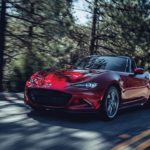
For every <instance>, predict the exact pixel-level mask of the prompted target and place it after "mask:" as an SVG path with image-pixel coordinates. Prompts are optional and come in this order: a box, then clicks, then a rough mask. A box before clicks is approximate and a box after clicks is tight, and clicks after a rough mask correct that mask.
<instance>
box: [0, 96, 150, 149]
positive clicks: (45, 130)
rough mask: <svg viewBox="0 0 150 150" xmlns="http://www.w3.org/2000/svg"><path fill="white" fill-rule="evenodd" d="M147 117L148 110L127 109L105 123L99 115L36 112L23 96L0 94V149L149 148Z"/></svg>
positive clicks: (149, 130)
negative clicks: (24, 102) (25, 103)
mask: <svg viewBox="0 0 150 150" xmlns="http://www.w3.org/2000/svg"><path fill="white" fill-rule="evenodd" d="M1 96H3V97H1ZM149 114H150V109H149V108H144V107H137V108H130V109H127V110H123V111H121V112H120V113H119V116H118V118H116V119H115V120H112V121H109V122H108V121H107V122H104V121H102V120H101V119H100V117H99V115H98V114H97V115H96V114H84V115H83V114H69V113H58V112H49V111H46V112H36V111H33V110H31V109H30V108H28V107H27V106H25V105H24V104H23V101H22V95H18V96H13V97H11V95H9V96H8V95H7V94H4V95H0V135H1V136H0V141H1V143H2V145H1V149H18V148H20V147H21V148H22V149H42V150H43V149H44V150H45V149H46V150H47V149H52V150H60V149H62V150H68V149H71V150H80V149H81V150H84V149H85V150H88V149H90V150H91V149H92V150H100V149H102V150H105V149H107V150H108V149H111V148H114V150H115V149H121V148H122V149H123V148H130V149H135V147H137V148H141V147H142V148H144V149H148V148H149V146H150V145H149V144H147V143H148V142H147V141H148V140H149V139H150V115H149ZM142 144H143V145H142Z"/></svg>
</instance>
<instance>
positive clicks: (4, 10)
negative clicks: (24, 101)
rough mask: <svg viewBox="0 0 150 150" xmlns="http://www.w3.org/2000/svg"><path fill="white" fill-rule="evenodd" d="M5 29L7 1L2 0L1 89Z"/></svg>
mask: <svg viewBox="0 0 150 150" xmlns="http://www.w3.org/2000/svg"><path fill="white" fill-rule="evenodd" d="M5 30H6V1H5V0H1V13H0V91H2V90H3V69H4V50H5Z"/></svg>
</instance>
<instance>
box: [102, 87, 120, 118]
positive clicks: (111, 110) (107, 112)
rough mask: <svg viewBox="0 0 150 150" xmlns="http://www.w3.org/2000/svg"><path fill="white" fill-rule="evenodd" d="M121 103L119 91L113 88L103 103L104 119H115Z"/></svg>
mask: <svg viewBox="0 0 150 150" xmlns="http://www.w3.org/2000/svg"><path fill="white" fill-rule="evenodd" d="M119 103H120V94H119V90H118V89H117V88H116V87H115V86H111V87H110V88H109V89H108V90H107V92H106V94H105V96H104V99H103V101H102V107H101V113H102V116H103V118H104V119H106V120H111V119H114V118H115V117H116V115H117V113H118V109H119Z"/></svg>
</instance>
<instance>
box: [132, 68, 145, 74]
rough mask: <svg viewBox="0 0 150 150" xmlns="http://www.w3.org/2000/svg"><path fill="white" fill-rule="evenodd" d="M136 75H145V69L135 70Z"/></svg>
mask: <svg viewBox="0 0 150 150" xmlns="http://www.w3.org/2000/svg"><path fill="white" fill-rule="evenodd" d="M134 73H135V74H143V73H144V69H143V68H135V69H134Z"/></svg>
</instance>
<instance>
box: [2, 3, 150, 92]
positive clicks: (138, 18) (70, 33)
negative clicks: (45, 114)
mask: <svg viewBox="0 0 150 150" xmlns="http://www.w3.org/2000/svg"><path fill="white" fill-rule="evenodd" d="M94 54H99V55H106V54H108V55H114V54H115V55H129V56H132V57H134V58H135V60H136V62H137V64H138V65H139V66H142V67H145V69H146V70H148V69H149V67H150V1H149V0H111V1H110V0H0V90H1V91H2V90H8V91H23V90H24V84H25V81H26V80H27V79H28V78H29V77H30V75H31V74H32V73H34V72H36V71H38V70H41V69H45V68H50V67H52V66H55V67H58V68H61V67H64V65H65V64H74V63H75V62H76V61H77V60H78V59H80V58H83V57H84V56H87V55H94Z"/></svg>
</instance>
